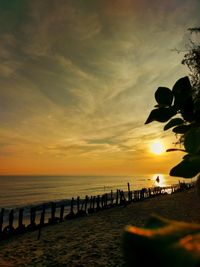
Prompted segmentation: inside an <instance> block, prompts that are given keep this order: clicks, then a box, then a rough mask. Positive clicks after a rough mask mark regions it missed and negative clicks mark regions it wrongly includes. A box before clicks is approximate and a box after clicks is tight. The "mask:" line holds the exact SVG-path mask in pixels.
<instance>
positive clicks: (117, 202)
mask: <svg viewBox="0 0 200 267" xmlns="http://www.w3.org/2000/svg"><path fill="white" fill-rule="evenodd" d="M118 204H119V190H118V189H117V193H116V205H118Z"/></svg>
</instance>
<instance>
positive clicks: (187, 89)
mask: <svg viewBox="0 0 200 267" xmlns="http://www.w3.org/2000/svg"><path fill="white" fill-rule="evenodd" d="M172 93H173V94H174V96H175V101H174V105H175V106H176V107H178V108H182V107H183V105H184V104H185V103H186V101H187V99H188V98H190V97H191V95H192V87H191V84H190V80H189V78H188V77H187V76H185V77H183V78H181V79H179V80H178V81H177V82H176V83H175V84H174V86H173V88H172Z"/></svg>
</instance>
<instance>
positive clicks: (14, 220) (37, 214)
mask: <svg viewBox="0 0 200 267" xmlns="http://www.w3.org/2000/svg"><path fill="white" fill-rule="evenodd" d="M193 186H194V183H185V182H184V183H180V182H179V183H178V184H176V185H171V186H166V187H160V186H156V187H151V188H141V189H140V190H133V191H132V190H131V188H130V183H127V187H128V191H123V190H120V189H117V190H116V192H113V190H111V192H110V193H104V194H102V195H98V196H90V197H89V196H88V195H86V196H85V199H84V198H80V197H77V198H74V197H72V199H71V200H69V199H68V200H66V199H65V200H61V201H57V202H56V201H52V202H47V203H43V204H40V205H35V206H34V205H33V206H27V207H22V208H17V209H10V210H6V209H4V208H1V210H0V240H1V239H6V238H9V237H10V236H11V235H15V234H19V233H21V234H22V233H24V232H26V231H27V230H28V231H29V230H37V229H38V228H41V227H44V226H46V225H48V224H55V223H58V222H62V221H63V220H64V219H73V218H76V217H82V216H86V215H88V214H90V213H95V212H98V211H99V210H103V209H108V208H113V207H115V206H119V205H127V204H129V203H131V202H135V201H141V200H144V199H146V198H151V197H155V196H158V195H161V194H167V193H168V194H171V193H173V192H174V193H176V192H178V191H182V190H185V189H187V190H188V189H190V188H191V187H193Z"/></svg>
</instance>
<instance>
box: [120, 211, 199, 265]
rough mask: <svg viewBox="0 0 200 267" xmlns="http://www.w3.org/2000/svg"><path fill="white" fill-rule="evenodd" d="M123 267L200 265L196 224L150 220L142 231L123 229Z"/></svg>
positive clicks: (154, 218)
mask: <svg viewBox="0 0 200 267" xmlns="http://www.w3.org/2000/svg"><path fill="white" fill-rule="evenodd" d="M123 251H124V257H125V262H126V265H125V266H127V267H132V266H135V267H137V266H146V265H153V266H164V267H169V266H170V267H183V266H184V267H197V266H200V224H192V223H185V222H178V221H172V220H167V219H164V218H162V217H159V216H156V215H154V216H152V217H150V219H149V221H148V222H147V223H146V225H145V227H144V228H138V227H135V226H127V227H126V229H125V232H124V236H123Z"/></svg>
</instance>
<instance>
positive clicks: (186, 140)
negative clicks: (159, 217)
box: [145, 28, 200, 178]
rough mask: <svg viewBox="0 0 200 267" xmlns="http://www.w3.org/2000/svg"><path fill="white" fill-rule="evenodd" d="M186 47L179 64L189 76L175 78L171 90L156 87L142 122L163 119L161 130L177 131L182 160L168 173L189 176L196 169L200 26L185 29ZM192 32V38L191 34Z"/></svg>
mask: <svg viewBox="0 0 200 267" xmlns="http://www.w3.org/2000/svg"><path fill="white" fill-rule="evenodd" d="M189 31H190V34H191V39H190V47H189V50H188V52H187V53H186V54H185V55H184V58H183V60H182V64H185V65H187V66H188V68H189V70H190V74H189V77H188V76H185V77H182V78H180V79H179V80H177V82H176V83H175V84H174V86H173V88H172V90H170V89H169V88H167V87H159V88H158V89H157V90H156V92H155V100H156V102H157V104H156V105H155V108H154V109H153V110H152V111H151V113H150V114H149V117H148V118H147V120H146V122H145V124H148V123H151V122H152V121H158V122H161V123H166V124H165V126H164V131H166V130H168V129H172V131H173V132H174V133H175V134H177V135H179V141H178V143H179V144H181V145H182V146H183V147H184V149H179V148H173V149H168V150H167V151H168V152H170V151H176V150H180V151H184V152H185V153H186V154H185V155H184V157H183V160H182V161H181V162H180V163H179V164H178V165H176V166H175V167H173V168H172V169H171V170H170V175H171V176H178V177H184V178H192V177H194V176H196V175H197V174H198V173H199V172H200V40H198V38H199V36H200V28H191V29H189ZM194 34H195V40H192V35H194Z"/></svg>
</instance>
